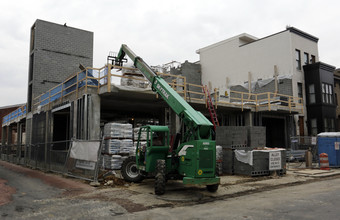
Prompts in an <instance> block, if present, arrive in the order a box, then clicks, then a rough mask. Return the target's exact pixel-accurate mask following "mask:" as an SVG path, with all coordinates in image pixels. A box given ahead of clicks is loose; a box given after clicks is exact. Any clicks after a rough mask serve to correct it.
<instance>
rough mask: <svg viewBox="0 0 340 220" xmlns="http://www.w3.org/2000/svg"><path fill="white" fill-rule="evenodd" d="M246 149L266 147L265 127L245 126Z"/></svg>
mask: <svg viewBox="0 0 340 220" xmlns="http://www.w3.org/2000/svg"><path fill="white" fill-rule="evenodd" d="M247 133H248V138H247V140H248V141H247V142H248V147H250V148H258V147H265V146H266V127H262V126H247Z"/></svg>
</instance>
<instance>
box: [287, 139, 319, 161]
mask: <svg viewBox="0 0 340 220" xmlns="http://www.w3.org/2000/svg"><path fill="white" fill-rule="evenodd" d="M290 141H291V148H290V149H287V158H286V159H287V161H288V162H289V163H292V162H301V164H300V165H299V166H300V167H304V166H303V164H304V162H306V159H307V158H306V152H308V151H309V152H310V153H311V155H312V158H311V159H312V167H317V166H318V161H319V155H318V147H317V137H314V136H293V137H291V138H290Z"/></svg>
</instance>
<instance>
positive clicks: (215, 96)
mask: <svg viewBox="0 0 340 220" xmlns="http://www.w3.org/2000/svg"><path fill="white" fill-rule="evenodd" d="M214 99H215V109H217V89H216V88H214Z"/></svg>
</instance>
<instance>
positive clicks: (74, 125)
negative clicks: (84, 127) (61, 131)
mask: <svg viewBox="0 0 340 220" xmlns="http://www.w3.org/2000/svg"><path fill="white" fill-rule="evenodd" d="M72 106H73V108H71V114H72V115H73V117H72V122H70V124H72V131H73V132H72V133H73V136H72V138H77V135H78V132H77V120H78V102H77V100H75V101H73V105H72Z"/></svg>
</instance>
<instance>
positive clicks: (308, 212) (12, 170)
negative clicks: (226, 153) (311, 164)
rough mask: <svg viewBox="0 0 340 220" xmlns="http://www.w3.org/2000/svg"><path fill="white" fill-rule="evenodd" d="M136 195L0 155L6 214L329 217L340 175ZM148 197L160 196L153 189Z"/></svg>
mask: <svg viewBox="0 0 340 220" xmlns="http://www.w3.org/2000/svg"><path fill="white" fill-rule="evenodd" d="M257 184H258V183H257ZM134 196H136V193H135V192H132V191H130V190H128V189H126V188H121V189H120V188H106V189H100V190H99V189H97V188H93V187H90V186H89V185H88V184H84V183H82V182H81V181H75V180H73V179H67V178H62V177H60V176H56V175H51V174H45V173H42V172H37V171H33V170H30V169H27V168H23V167H19V166H15V165H11V164H9V163H5V162H2V161H0V219H162V220H163V219H242V220H244V219H325V220H326V219H339V216H340V209H339V208H338V207H339V206H340V177H333V178H328V179H323V180H320V181H317V182H311V183H304V184H302V185H297V186H289V187H283V188H280V189H275V190H268V191H262V192H257V193H253V194H248V195H244V196H239V197H233V198H225V197H223V199H220V200H216V201H214V202H209V203H204V204H196V205H192V203H190V205H188V203H185V202H183V203H179V204H176V205H174V206H173V208H170V207H163V208H154V207H147V206H145V207H144V206H141V205H138V204H134V201H135V200H134V198H135V197H134ZM137 196H138V195H137ZM150 196H151V197H150ZM142 198H152V199H157V197H154V196H152V195H149V197H142ZM143 201H144V200H143ZM159 201H160V202H161V200H159ZM144 203H145V204H147V203H148V201H145V202H144ZM158 207H161V206H158Z"/></svg>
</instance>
